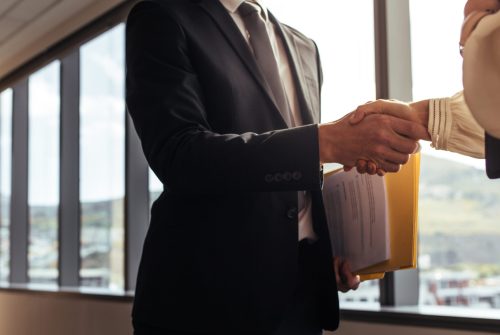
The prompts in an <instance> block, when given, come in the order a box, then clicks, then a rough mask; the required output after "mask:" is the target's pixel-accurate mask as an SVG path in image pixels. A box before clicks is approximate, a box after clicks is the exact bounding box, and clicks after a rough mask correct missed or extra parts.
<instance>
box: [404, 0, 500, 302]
mask: <svg viewBox="0 0 500 335" xmlns="http://www.w3.org/2000/svg"><path fill="white" fill-rule="evenodd" d="M465 2H466V1H465V0H460V1H457V0H441V1H432V0H412V1H411V3H410V4H411V23H412V29H411V34H412V60H413V96H414V99H415V100H420V99H427V98H440V97H446V96H451V95H452V94H454V93H456V92H458V91H459V90H461V89H462V81H461V78H462V65H461V62H462V59H461V57H460V54H459V52H458V40H459V36H460V26H461V23H462V20H463V8H464V5H465ZM419 202H420V204H419V206H420V208H419V213H420V222H419V225H420V255H419V268H420V304H423V305H446V306H467V307H471V308H500V299H499V297H500V259H499V258H498V255H499V254H500V243H499V241H500V226H499V225H498V217H500V206H499V203H500V183H499V182H498V181H492V180H488V179H487V178H486V175H485V172H484V161H483V160H475V159H470V158H467V157H464V156H461V155H456V154H451V153H446V152H439V151H436V150H434V149H431V148H429V147H426V148H424V149H423V156H422V166H421V181H420V200H419Z"/></svg>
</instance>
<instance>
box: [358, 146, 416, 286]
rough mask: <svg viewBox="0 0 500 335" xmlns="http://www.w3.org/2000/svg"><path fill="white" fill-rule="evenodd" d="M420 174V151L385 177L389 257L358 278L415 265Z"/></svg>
mask: <svg viewBox="0 0 500 335" xmlns="http://www.w3.org/2000/svg"><path fill="white" fill-rule="evenodd" d="M419 177H420V154H415V155H412V156H411V158H410V161H409V162H408V163H407V164H405V165H404V166H403V167H402V168H401V170H400V171H399V172H398V173H388V174H386V176H385V177H384V178H385V186H386V192H387V209H388V213H389V236H390V239H391V241H390V254H391V256H390V258H389V260H387V261H385V262H382V263H378V264H375V265H373V266H370V267H367V268H364V269H362V270H360V271H358V274H359V275H360V277H361V280H368V279H380V278H383V277H384V274H385V273H386V272H390V271H395V270H402V269H411V268H416V267H417V257H418V254H417V244H418V185H419Z"/></svg>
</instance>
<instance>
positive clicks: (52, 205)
mask: <svg viewBox="0 0 500 335" xmlns="http://www.w3.org/2000/svg"><path fill="white" fill-rule="evenodd" d="M59 104H60V90H59V62H58V61H55V62H53V63H51V64H50V65H48V66H47V67H45V68H43V69H42V70H40V71H38V72H36V73H35V74H33V75H32V76H31V77H30V79H29V158H28V159H29V163H28V165H29V167H28V171H29V172H28V185H29V186H28V204H29V223H30V225H29V227H30V228H29V229H30V232H29V249H28V259H29V271H28V275H29V280H30V282H33V283H53V284H55V283H56V282H57V278H58V255H59V253H58V222H59V219H58V209H59V119H60V118H59V116H60V107H59Z"/></svg>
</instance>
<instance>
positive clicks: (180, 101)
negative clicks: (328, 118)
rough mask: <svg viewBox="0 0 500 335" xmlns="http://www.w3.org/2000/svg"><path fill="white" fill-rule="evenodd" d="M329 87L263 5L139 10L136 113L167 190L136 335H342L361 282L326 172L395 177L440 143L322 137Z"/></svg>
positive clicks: (408, 126) (344, 133) (297, 39)
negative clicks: (324, 194)
mask: <svg viewBox="0 0 500 335" xmlns="http://www.w3.org/2000/svg"><path fill="white" fill-rule="evenodd" d="M249 6H250V7H249ZM251 7H253V9H252V8H251ZM256 13H257V14H256ZM252 15H258V16H256V17H257V18H258V19H256V21H255V20H254V21H251V17H252ZM256 17H253V19H255V18H256ZM253 19H252V20H253ZM260 21H262V22H260ZM260 24H264V25H265V26H264V27H265V30H267V33H266V34H262V31H263V30H260V32H259V30H258V29H260V28H259V26H258V25H260ZM260 27H262V26H260ZM265 30H264V31H265ZM264 35H265V36H264ZM264 40H265V41H264ZM269 46H271V47H272V53H273V54H274V56H271V57H269V55H270V52H269V50H271V49H269ZM266 47H267V51H266ZM266 52H267V56H263V55H266ZM273 73H274V74H276V75H270V74H273ZM321 82H322V78H321V67H320V63H319V56H318V52H317V49H316V46H315V44H314V43H313V42H312V41H311V40H310V39H308V38H306V37H305V36H303V35H302V34H300V33H299V32H297V31H295V30H294V29H292V28H290V27H287V26H285V25H283V24H281V23H280V22H278V21H277V20H276V19H275V18H274V17H273V16H272V15H271V14H270V13H268V12H267V10H265V8H263V7H262V5H261V4H258V3H256V2H252V3H251V2H244V1H242V0H227V1H224V0H220V1H219V0H198V1H196V0H156V1H145V2H141V3H139V4H138V5H137V6H136V7H134V9H133V10H132V11H131V13H130V15H129V18H128V23H127V107H128V110H129V112H130V115H131V116H132V118H133V121H134V125H135V127H136V130H137V132H138V135H139V137H140V139H141V142H142V146H143V149H144V153H145V155H146V158H147V160H148V162H149V164H150V166H151V168H152V169H153V171H154V172H155V173H156V175H157V176H158V178H159V179H160V180H161V181H162V183H163V185H164V192H163V193H162V195H161V196H160V197H159V199H158V200H157V201H156V202H155V203H154V205H153V208H152V213H151V224H150V228H149V231H148V234H147V237H146V241H145V244H144V250H143V255H142V260H141V265H140V269H139V276H138V281H137V288H136V293H135V301H134V310H133V322H134V328H135V331H136V334H137V335H141V334H238V335H242V334H251V335H259V334H302V335H308V334H320V333H321V330H322V329H335V328H337V325H338V298H337V284H338V288H339V289H341V290H348V289H350V288H355V287H356V286H357V285H358V282H357V280H356V278H355V277H354V276H352V275H351V273H350V271H349V268H348V266H347V264H346V263H345V262H344V263H342V262H336V264H340V266H338V267H339V268H340V269H337V272H335V271H334V266H333V264H334V262H333V257H332V254H331V247H330V242H329V238H328V232H327V227H326V223H325V217H324V209H323V204H322V198H321V187H322V169H321V164H322V163H324V162H338V163H341V164H350V165H353V164H354V162H355V161H356V159H357V158H359V157H361V158H365V159H369V160H373V161H376V162H377V164H379V166H382V167H384V169H386V170H387V171H396V170H397V169H398V168H399V164H403V163H405V162H406V161H407V160H408V154H409V153H411V152H413V150H414V149H415V147H416V142H415V140H414V139H417V138H420V137H421V136H426V130H425V128H423V127H420V126H418V125H414V124H412V123H411V122H408V121H405V120H400V119H398V118H392V117H388V116H385V115H374V116H369V117H367V118H366V119H365V121H364V122H362V123H361V124H360V125H357V126H352V125H350V124H349V122H348V121H347V120H346V119H342V120H340V121H339V122H335V123H330V124H322V125H318V123H319V121H320V89H321ZM422 134H424V135H422ZM341 279H343V280H341Z"/></svg>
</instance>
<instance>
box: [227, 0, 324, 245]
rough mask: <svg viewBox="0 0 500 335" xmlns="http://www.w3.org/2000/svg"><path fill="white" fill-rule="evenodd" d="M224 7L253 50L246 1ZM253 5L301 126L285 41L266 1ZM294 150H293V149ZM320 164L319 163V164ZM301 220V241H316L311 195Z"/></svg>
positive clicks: (234, 0)
mask: <svg viewBox="0 0 500 335" xmlns="http://www.w3.org/2000/svg"><path fill="white" fill-rule="evenodd" d="M219 1H220V2H221V3H222V5H223V6H224V7H225V8H226V9H227V11H228V12H229V14H230V15H231V17H232V18H233V20H234V22H235V23H236V25H237V26H238V28H239V30H240V31H241V34H242V35H243V37H244V38H245V40H246V41H247V43H248V45H249V46H250V48H251V44H250V39H249V37H250V36H249V33H248V31H247V29H246V28H245V23H244V21H243V19H242V18H241V16H240V14H239V13H238V8H239V6H240V5H241V4H242V3H243V2H245V0H219ZM248 2H249V3H251V4H252V5H255V7H256V8H257V10H258V11H259V13H260V15H261V16H262V17H263V19H264V20H265V22H266V27H267V33H268V35H269V39H270V41H271V45H272V47H273V52H274V56H275V58H276V62H277V64H278V68H279V73H280V77H281V81H282V83H283V87H284V88H285V93H286V97H287V100H288V104H289V106H290V110H291V112H292V123H293V125H294V126H300V125H302V124H303V122H302V116H301V114H300V107H299V101H298V97H297V91H296V87H295V83H294V80H293V76H292V70H291V67H290V62H289V60H288V55H287V53H286V49H285V46H284V44H283V41H282V40H281V38H280V37H279V34H278V33H277V31H276V27H275V25H274V24H273V22H271V20H269V15H268V12H267V9H265V8H266V7H265V5H264V0H253V1H248ZM291 150H293V148H291ZM318 164H319V163H318ZM298 216H299V217H298V219H299V240H303V239H305V238H308V239H311V240H314V239H316V234H315V233H314V230H313V225H312V203H311V196H310V194H308V193H306V196H305V205H304V208H303V209H301V210H300V211H299V214H298Z"/></svg>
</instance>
